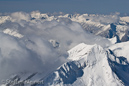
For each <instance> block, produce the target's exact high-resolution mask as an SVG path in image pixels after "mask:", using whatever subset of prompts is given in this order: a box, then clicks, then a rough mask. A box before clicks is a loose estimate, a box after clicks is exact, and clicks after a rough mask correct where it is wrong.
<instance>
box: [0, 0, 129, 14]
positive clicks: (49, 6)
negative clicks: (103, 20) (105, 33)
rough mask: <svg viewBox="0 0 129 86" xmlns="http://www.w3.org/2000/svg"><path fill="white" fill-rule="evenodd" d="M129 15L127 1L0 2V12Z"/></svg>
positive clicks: (25, 0)
mask: <svg viewBox="0 0 129 86" xmlns="http://www.w3.org/2000/svg"><path fill="white" fill-rule="evenodd" d="M35 10H39V11H40V12H50V13H53V12H65V13H75V12H77V13H102V14H107V13H114V12H120V13H129V0H0V12H15V11H25V12H31V11H35Z"/></svg>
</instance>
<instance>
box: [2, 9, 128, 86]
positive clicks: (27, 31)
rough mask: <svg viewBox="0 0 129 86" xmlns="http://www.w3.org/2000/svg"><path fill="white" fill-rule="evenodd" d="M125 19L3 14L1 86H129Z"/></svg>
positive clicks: (118, 17) (104, 16) (105, 16)
mask: <svg viewBox="0 0 129 86" xmlns="http://www.w3.org/2000/svg"><path fill="white" fill-rule="evenodd" d="M128 18H129V17H128V16H124V17H121V16H119V14H118V13H116V14H111V15H97V14H56V15H54V14H48V13H44V14H42V13H40V12H38V11H34V12H31V13H25V12H15V13H10V14H6V15H5V14H3V16H0V86H129V81H128V80H129V54H128V50H129V47H128V45H129V41H128V40H129V37H128V36H129V22H128ZM34 82H35V83H34ZM40 82H42V83H40Z"/></svg>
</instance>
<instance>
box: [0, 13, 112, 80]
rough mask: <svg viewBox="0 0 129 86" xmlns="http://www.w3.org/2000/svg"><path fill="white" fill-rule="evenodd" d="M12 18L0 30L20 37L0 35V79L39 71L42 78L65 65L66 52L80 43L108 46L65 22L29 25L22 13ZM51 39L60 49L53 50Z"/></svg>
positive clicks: (106, 42) (72, 24)
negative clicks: (20, 36)
mask: <svg viewBox="0 0 129 86" xmlns="http://www.w3.org/2000/svg"><path fill="white" fill-rule="evenodd" d="M11 17H12V19H13V20H15V21H13V22H11V21H10V22H5V23H4V25H2V26H1V27H0V28H2V29H1V30H4V29H6V28H9V29H10V30H14V31H15V30H16V31H18V33H19V34H21V35H23V37H22V38H17V37H15V36H12V35H10V34H7V33H6V34H5V33H3V32H0V39H1V42H0V69H1V70H0V79H3V77H5V76H8V75H10V74H12V73H16V72H21V71H23V72H24V71H31V72H38V71H42V72H43V73H44V75H45V74H46V73H49V72H51V71H52V70H54V69H56V68H57V67H58V66H60V65H61V64H62V63H64V62H65V61H66V58H67V55H68V54H67V50H69V49H70V48H72V47H74V46H75V45H77V44H79V43H82V42H83V43H86V44H99V45H101V46H104V47H106V46H109V45H110V41H109V40H107V39H105V38H102V37H97V36H94V35H92V34H90V33H87V32H85V31H84V30H83V28H82V27H81V26H80V24H78V23H76V22H72V21H70V20H68V19H60V21H59V22H58V21H56V20H53V21H44V20H43V21H41V20H36V21H35V22H32V21H29V19H30V16H29V14H27V13H22V12H16V13H12V14H11ZM23 20H24V21H23ZM5 27H6V28H5ZM51 39H52V40H55V41H57V42H58V43H59V47H53V44H52V43H51V42H50V40H51ZM105 45H106V46H105Z"/></svg>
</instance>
